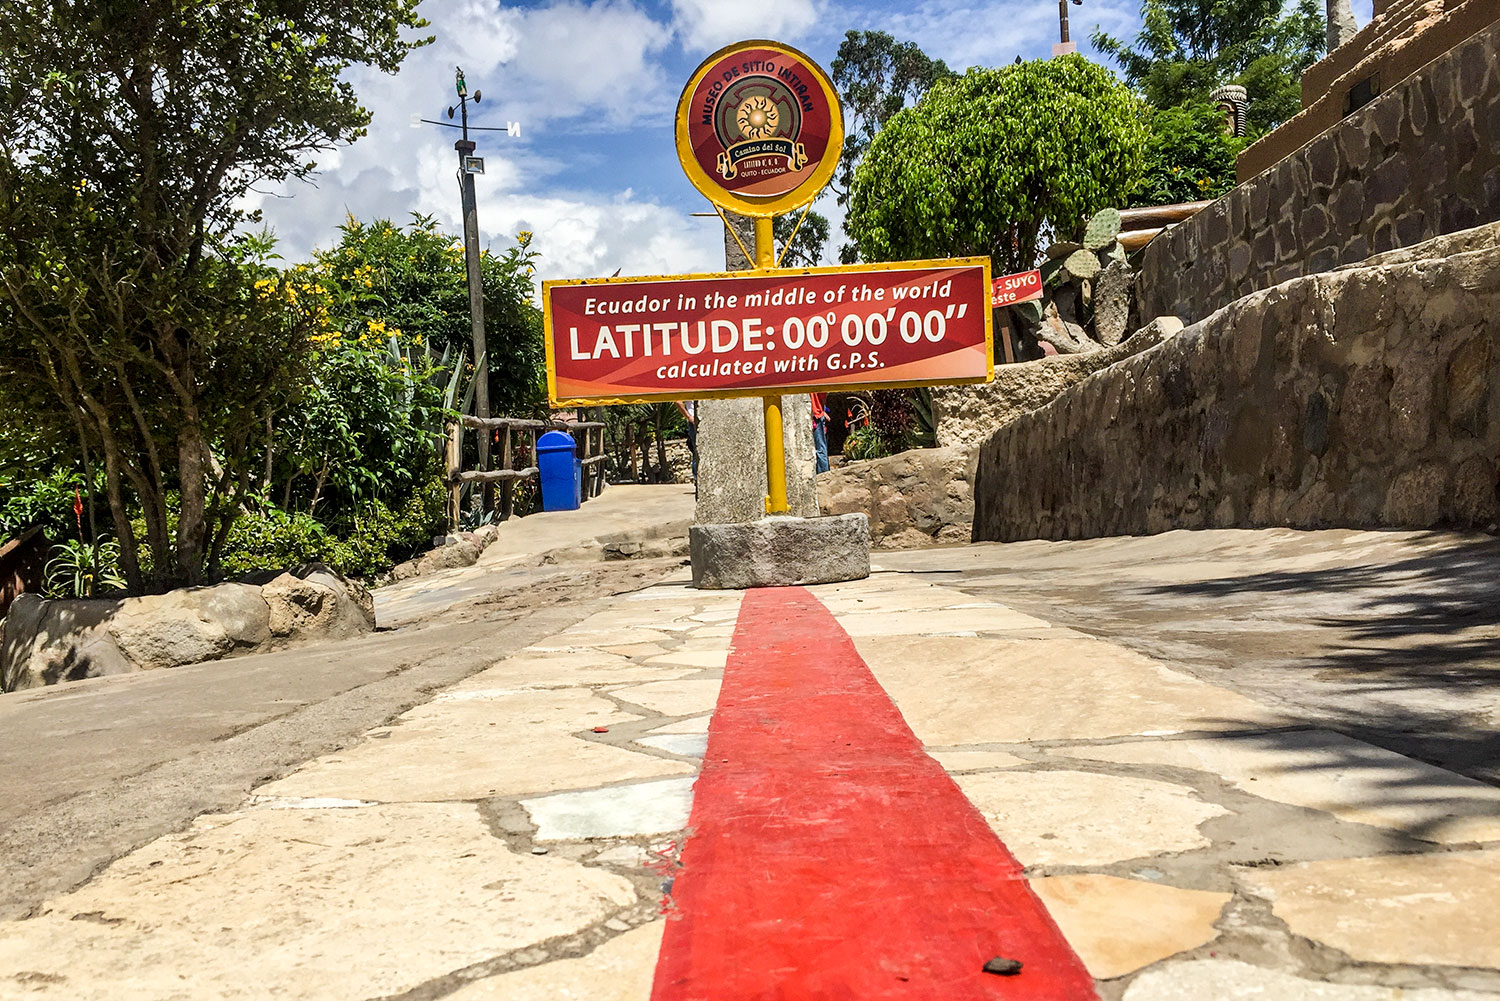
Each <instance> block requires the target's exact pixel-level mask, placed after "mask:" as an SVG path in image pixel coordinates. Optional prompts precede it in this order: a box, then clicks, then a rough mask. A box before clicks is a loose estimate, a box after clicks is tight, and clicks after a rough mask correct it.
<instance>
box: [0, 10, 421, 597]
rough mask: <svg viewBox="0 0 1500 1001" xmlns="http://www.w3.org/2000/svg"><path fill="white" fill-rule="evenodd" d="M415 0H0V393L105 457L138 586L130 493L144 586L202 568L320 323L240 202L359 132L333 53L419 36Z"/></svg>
mask: <svg viewBox="0 0 1500 1001" xmlns="http://www.w3.org/2000/svg"><path fill="white" fill-rule="evenodd" d="M417 2H418V0H257V2H256V3H254V4H251V3H245V2H241V3H234V2H225V3H198V2H191V0H157V2H149V3H119V2H115V0H78V2H70V3H54V2H51V0H6V2H5V3H4V8H3V9H4V12H5V24H6V37H5V40H4V41H3V42H0V94H3V96H4V101H5V115H4V116H3V118H0V393H3V394H4V395H5V397H7V399H6V400H5V402H4V403H0V407H3V408H5V409H10V410H14V409H20V410H23V411H24V412H25V413H27V414H28V415H29V417H30V419H31V420H32V421H33V422H34V423H35V424H36V425H37V426H38V427H39V431H38V434H39V435H45V436H51V437H52V438H54V439H56V438H63V437H67V438H72V439H73V440H74V441H76V442H77V443H78V444H79V446H80V448H81V449H87V450H89V451H90V452H92V453H93V454H96V455H99V456H101V457H102V459H103V465H104V469H105V479H106V484H107V494H108V500H109V508H110V513H111V516H112V519H113V522H114V527H115V532H116V534H117V535H118V537H119V541H120V549H121V559H122V563H123V566H124V570H125V573H126V576H127V579H128V580H129V583H130V585H131V587H132V588H133V589H141V588H143V587H145V586H147V584H148V581H147V580H146V579H145V577H144V576H143V573H142V562H141V554H140V551H139V546H138V540H137V538H136V535H135V532H134V530H133V528H132V525H131V522H132V519H131V512H130V506H131V504H132V502H133V503H136V504H139V506H140V508H141V511H142V513H143V515H144V525H145V528H144V532H145V541H146V542H147V544H149V546H150V551H151V560H150V565H151V567H152V568H153V579H152V580H151V581H150V582H149V583H150V584H152V585H155V586H161V585H163V584H165V583H166V582H167V580H169V579H172V578H175V579H178V580H182V581H185V582H187V583H198V582H200V581H202V580H204V579H205V577H206V576H208V575H209V574H210V573H211V572H212V567H213V563H214V556H215V553H216V552H217V551H218V550H219V549H220V548H221V547H222V545H223V542H224V539H225V537H226V536H227V534H228V532H229V529H230V527H231V526H232V524H233V521H234V518H235V516H236V513H237V511H238V508H239V504H240V501H241V500H242V498H243V497H244V495H245V494H246V492H247V491H248V490H249V489H250V486H251V472H252V470H251V468H250V461H249V460H250V458H251V456H252V455H253V454H254V453H255V452H256V451H257V450H256V448H255V444H256V437H257V435H258V434H261V433H263V432H262V431H261V429H262V428H263V422H262V421H261V420H260V419H259V418H260V416H261V414H262V413H263V410H264V406H265V404H266V401H267V400H268V399H270V398H271V397H272V396H273V395H275V394H276V393H278V392H282V391H285V389H286V387H288V386H289V385H294V384H295V383H296V382H297V381H298V380H299V378H300V375H301V369H302V367H303V366H304V365H305V363H306V357H307V354H308V344H309V341H310V337H311V335H312V334H313V333H315V332H316V331H317V330H319V329H320V328H321V326H322V325H323V323H325V322H326V318H325V317H319V316H318V315H316V312H315V310H314V308H312V307H311V306H309V305H308V304H306V303H303V302H299V301H298V300H297V299H296V298H295V297H294V295H288V294H286V293H287V292H288V291H290V292H292V293H295V288H294V287H291V286H288V285H287V284H286V283H285V282H283V281H282V280H281V279H280V278H278V277H276V276H275V275H273V274H269V273H268V271H267V267H266V264H267V259H268V257H269V247H268V245H267V243H266V242H265V241H264V240H259V239H247V238H244V237H241V236H237V235H236V234H238V233H241V232H242V231H243V229H244V227H245V224H246V223H248V222H251V221H253V219H252V217H251V216H250V215H248V214H247V213H246V211H245V210H244V209H243V208H242V207H241V206H242V202H241V199H242V197H243V196H244V195H245V194H247V193H248V192H249V191H250V189H251V186H252V185H254V184H256V183H277V182H282V181H285V180H288V179H292V178H302V177H306V176H308V175H309V174H310V173H312V171H313V170H314V169H315V166H316V164H315V163H314V162H313V160H312V159H311V155H312V154H313V153H315V152H316V151H317V150H320V149H326V148H329V147H332V146H334V145H336V144H338V143H341V142H350V141H353V140H354V139H356V138H358V137H359V136H361V135H363V134H364V132H365V127H366V125H367V124H368V122H369V119H370V115H369V112H368V111H366V110H365V109H364V108H363V107H361V106H360V104H359V102H358V100H357V98H356V96H355V93H354V90H353V88H352V86H351V85H350V84H349V83H348V82H347V80H346V79H345V78H344V77H345V71H346V70H347V69H349V68H350V67H353V66H356V65H371V66H375V67H377V68H379V69H381V70H383V71H385V72H395V71H396V70H397V69H398V68H399V66H400V65H401V63H402V61H403V60H404V58H405V57H406V55H407V54H408V53H409V52H410V51H411V50H412V49H413V48H415V47H416V46H418V45H421V44H425V41H424V40H414V39H411V38H409V37H408V29H413V28H420V27H422V26H424V25H425V23H426V22H425V21H423V20H422V19H421V18H420V17H418V16H417V14H416V7H417ZM261 283H264V284H261ZM174 520H175V526H174V525H173V524H172V522H173V521H174Z"/></svg>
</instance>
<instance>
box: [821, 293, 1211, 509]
mask: <svg viewBox="0 0 1500 1001" xmlns="http://www.w3.org/2000/svg"><path fill="white" fill-rule="evenodd" d="M1181 329H1182V321H1181V320H1179V319H1177V318H1176V317H1175V316H1163V317H1158V318H1157V319H1156V320H1155V321H1154V322H1152V323H1150V324H1148V325H1147V326H1146V327H1144V328H1143V329H1141V330H1138V331H1136V332H1135V333H1134V334H1131V335H1130V336H1129V337H1127V338H1126V339H1125V340H1123V341H1121V342H1120V343H1119V344H1116V345H1114V346H1113V347H1108V348H1105V349H1104V350H1103V351H1090V352H1088V353H1086V354H1076V355H1050V356H1048V357H1046V358H1039V359H1037V360H1036V361H1025V362H1017V363H1015V364H1011V365H996V366H995V380H994V381H993V382H988V383H981V384H979V385H973V386H934V387H932V391H931V392H932V419H933V423H934V424H935V425H936V426H937V434H936V437H937V443H938V444H939V445H940V446H943V447H948V446H964V447H969V448H972V447H973V446H976V445H978V444H979V443H980V442H981V441H983V440H984V439H985V438H987V437H989V435H990V433H991V432H993V431H994V430H995V429H996V428H998V427H1000V426H1001V425H1003V424H1006V423H1008V422H1010V421H1013V420H1015V419H1016V418H1017V417H1019V416H1021V415H1022V414H1028V413H1030V412H1031V411H1033V410H1035V409H1037V408H1038V407H1044V406H1046V405H1047V404H1048V403H1051V402H1052V400H1053V399H1055V398H1056V397H1057V394H1059V393H1061V392H1062V391H1063V390H1065V389H1067V388H1068V387H1069V386H1072V385H1074V384H1075V383H1078V382H1081V381H1082V380H1084V379H1085V378H1087V377H1088V376H1090V375H1093V374H1094V373H1095V372H1097V371H1099V370H1100V369H1101V368H1104V367H1105V366H1107V365H1113V364H1114V363H1115V362H1117V361H1119V360H1120V359H1122V358H1129V357H1130V356H1131V355H1134V354H1139V353H1140V352H1142V351H1144V350H1146V349H1147V348H1152V347H1155V346H1156V345H1158V344H1160V343H1161V342H1162V341H1163V340H1164V339H1165V338H1167V337H1170V336H1172V335H1173V334H1175V333H1177V331H1179V330H1181ZM822 489H823V488H822V485H821V483H820V484H819V487H818V491H819V494H820V496H821V494H822ZM870 525H871V531H872V532H873V531H874V525H875V522H874V519H873V518H872V520H871V522H870Z"/></svg>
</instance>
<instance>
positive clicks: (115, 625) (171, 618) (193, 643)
mask: <svg viewBox="0 0 1500 1001" xmlns="http://www.w3.org/2000/svg"><path fill="white" fill-rule="evenodd" d="M260 592H261V589H260V588H258V587H255V586H254V585H251V584H219V585H217V586H215V587H194V588H184V589H182V590H178V591H169V592H167V593H166V594H151V595H145V596H143V597H140V598H131V599H127V600H125V601H123V602H121V603H120V608H119V611H118V612H116V613H115V615H114V617H113V618H112V619H111V620H110V623H109V631H110V633H112V634H113V636H114V639H115V643H116V645H117V646H118V648H119V650H120V652H121V653H122V654H123V655H124V657H125V659H126V660H128V661H130V663H131V664H133V665H134V666H135V668H136V669H137V670H142V671H151V670H156V669H157V668H163V667H178V666H180V665H183V664H197V663H200V662H202V661H205V660H218V659H219V658H221V657H224V656H225V655H227V654H229V653H230V652H231V651H233V650H234V649H235V648H236V647H256V646H259V645H260V644H262V643H264V642H266V641H267V640H268V639H270V637H271V630H270V615H269V609H268V608H267V607H266V602H265V600H264V599H263V598H262V597H261V593H260Z"/></svg>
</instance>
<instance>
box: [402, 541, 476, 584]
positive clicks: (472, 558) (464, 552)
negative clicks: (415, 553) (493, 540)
mask: <svg viewBox="0 0 1500 1001" xmlns="http://www.w3.org/2000/svg"><path fill="white" fill-rule="evenodd" d="M478 559H479V547H478V546H476V545H474V543H472V542H466V541H464V540H463V539H459V540H458V541H457V542H454V543H453V544H452V545H445V546H441V547H439V548H437V549H434V550H432V552H430V553H428V554H427V555H426V556H423V557H422V558H421V559H419V560H418V561H417V574H418V575H419V576H424V577H425V576H426V575H427V574H430V573H433V572H435V571H438V570H451V569H453V568H454V567H467V566H473V565H474V563H475V562H476V561H478Z"/></svg>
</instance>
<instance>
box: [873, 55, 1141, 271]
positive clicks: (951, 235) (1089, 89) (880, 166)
mask: <svg viewBox="0 0 1500 1001" xmlns="http://www.w3.org/2000/svg"><path fill="white" fill-rule="evenodd" d="M1144 145H1145V132H1144V129H1143V128H1142V125H1141V107H1140V102H1139V101H1138V100H1137V99H1136V97H1135V96H1134V95H1133V94H1132V93H1131V92H1130V90H1129V89H1128V88H1126V87H1125V86H1123V85H1122V84H1120V83H1119V81H1117V80H1116V79H1115V78H1114V77H1113V76H1112V75H1111V74H1110V72H1109V71H1108V70H1105V69H1103V68H1102V67H1099V66H1096V65H1094V64H1093V63H1090V62H1088V61H1087V60H1085V59H1083V58H1082V57H1081V56H1076V55H1074V56H1064V57H1062V58H1058V59H1051V60H1046V61H1034V62H1030V63H1022V64H1019V65H1015V66H1007V67H1005V68H1003V69H998V70H970V71H969V72H968V73H967V74H965V75H964V76H962V77H959V78H957V79H955V80H952V81H948V82H943V83H939V84H938V85H936V86H935V87H933V88H932V90H930V91H928V93H927V95H926V96H925V97H923V98H922V100H921V101H920V102H918V104H917V105H916V106H915V107H912V108H908V109H907V110H905V111H901V112H899V113H897V114H896V115H895V116H893V117H892V118H891V119H890V121H889V122H888V123H887V125H886V127H885V128H884V129H883V130H882V131H881V132H880V133H879V135H877V136H876V137H875V139H874V141H873V142H872V143H871V144H870V148H869V150H868V152H867V153H866V155H865V158H864V161H863V163H861V165H860V167H859V169H858V170H857V171H856V173H855V179H854V187H853V191H852V194H851V198H850V203H849V216H848V220H847V226H848V230H849V232H850V234H852V235H853V236H854V238H855V240H856V242H857V244H858V249H859V254H860V256H861V257H862V258H863V259H865V260H869V261H887V260H902V259H909V258H924V257H947V256H967V255H987V256H989V257H991V258H992V259H993V261H994V266H995V268H996V270H997V271H999V270H1001V269H1004V270H1009V271H1019V270H1023V269H1026V268H1030V267H1032V266H1033V265H1034V263H1035V261H1036V254H1037V242H1038V239H1039V236H1040V234H1041V232H1042V230H1043V229H1044V228H1050V229H1052V230H1053V231H1055V232H1072V231H1073V229H1074V228H1075V227H1076V226H1077V225H1078V222H1079V221H1080V220H1082V219H1085V218H1087V217H1088V216H1090V215H1091V214H1093V213H1094V212H1096V211H1098V210H1099V209H1101V208H1103V207H1105V206H1108V205H1118V204H1122V203H1123V202H1124V200H1125V197H1126V196H1127V195H1128V194H1129V193H1130V191H1131V190H1132V189H1134V187H1135V186H1136V184H1137V183H1138V181H1139V178H1140V173H1141V168H1142V151H1143V148H1144Z"/></svg>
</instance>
